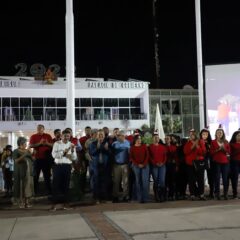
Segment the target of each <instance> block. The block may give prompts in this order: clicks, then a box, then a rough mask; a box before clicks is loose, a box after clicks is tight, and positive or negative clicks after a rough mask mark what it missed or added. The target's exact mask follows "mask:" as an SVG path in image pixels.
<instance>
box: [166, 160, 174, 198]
mask: <svg viewBox="0 0 240 240" xmlns="http://www.w3.org/2000/svg"><path fill="white" fill-rule="evenodd" d="M166 186H167V190H168V197H170V198H173V197H174V196H175V193H176V163H167V164H166Z"/></svg>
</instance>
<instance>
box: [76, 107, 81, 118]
mask: <svg viewBox="0 0 240 240" xmlns="http://www.w3.org/2000/svg"><path fill="white" fill-rule="evenodd" d="M75 117H76V120H81V119H80V109H79V108H75Z"/></svg>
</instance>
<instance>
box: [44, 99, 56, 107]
mask: <svg viewBox="0 0 240 240" xmlns="http://www.w3.org/2000/svg"><path fill="white" fill-rule="evenodd" d="M44 107H54V108H55V107H56V99H55V98H45V99H44Z"/></svg>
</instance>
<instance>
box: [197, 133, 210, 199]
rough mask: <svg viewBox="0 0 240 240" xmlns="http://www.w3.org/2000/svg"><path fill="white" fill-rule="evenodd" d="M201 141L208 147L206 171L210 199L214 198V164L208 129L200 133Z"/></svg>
mask: <svg viewBox="0 0 240 240" xmlns="http://www.w3.org/2000/svg"><path fill="white" fill-rule="evenodd" d="M199 135H200V139H202V140H203V141H204V144H205V147H206V154H205V169H206V170H207V178H208V185H209V198H210V199H213V198H214V194H213V193H214V163H213V160H212V157H211V154H210V146H211V142H212V137H211V134H210V131H209V130H208V128H203V129H202V130H201V132H200V134H199Z"/></svg>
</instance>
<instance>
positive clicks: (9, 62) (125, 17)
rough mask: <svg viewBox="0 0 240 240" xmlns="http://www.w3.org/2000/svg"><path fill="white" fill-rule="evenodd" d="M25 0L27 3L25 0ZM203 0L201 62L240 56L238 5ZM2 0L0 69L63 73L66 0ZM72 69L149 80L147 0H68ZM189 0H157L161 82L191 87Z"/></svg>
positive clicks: (192, 21)
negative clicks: (53, 68)
mask: <svg viewBox="0 0 240 240" xmlns="http://www.w3.org/2000/svg"><path fill="white" fill-rule="evenodd" d="M3 2H4V1H3ZM29 2H30V3H29ZM219 2H220V1H215V0H211V1H210V0H202V32H203V60H204V64H213V63H228V62H240V47H239V46H240V34H239V29H240V14H239V12H238V10H239V6H238V5H237V4H236V2H237V1H236V2H235V5H234V4H232V3H231V1H223V2H224V3H222V4H221V3H219ZM5 4H8V6H3V3H1V8H0V11H1V14H0V29H1V40H0V43H1V44H0V53H1V60H0V75H15V73H16V72H17V70H16V69H15V68H14V66H15V64H17V63H20V62H25V63H27V65H28V72H29V68H30V67H31V65H32V64H33V63H43V64H44V65H45V66H46V67H47V66H49V65H50V64H53V63H55V64H59V65H60V66H61V75H62V76H64V75H65V0H58V1H56V0H48V1H47V0H41V1H23V0H22V1H17V3H16V1H8V3H5ZM74 14H75V53H76V57H75V58H76V59H75V63H76V74H77V76H78V77H96V76H99V77H105V78H115V79H127V78H135V79H140V80H145V81H149V82H151V85H150V87H151V88H155V87H156V86H157V84H156V81H155V63H154V39H153V20H152V3H151V0H121V1H117V0H91V1H88V0H85V1H84V0H75V1H74ZM194 14H195V10H194V0H185V1H163V0H158V2H157V26H158V32H159V60H160V82H159V86H160V88H182V87H183V86H184V85H185V84H190V85H192V86H194V87H195V88H197V67H196V38H195V15H194Z"/></svg>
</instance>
